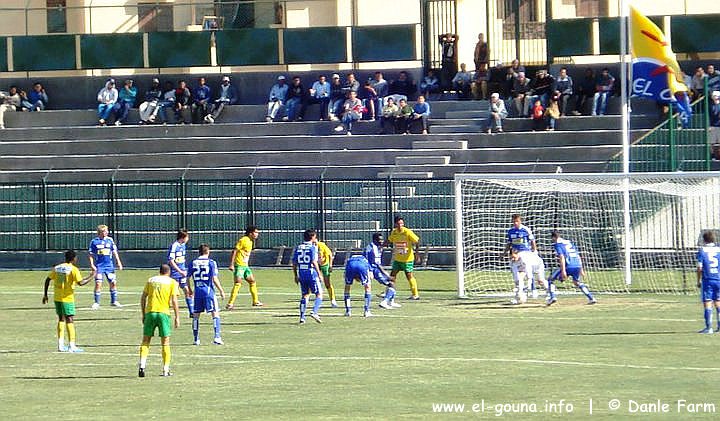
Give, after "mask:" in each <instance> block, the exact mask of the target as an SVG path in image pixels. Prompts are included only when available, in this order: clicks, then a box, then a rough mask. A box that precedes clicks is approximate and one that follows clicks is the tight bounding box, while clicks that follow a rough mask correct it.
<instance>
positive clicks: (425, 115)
mask: <svg viewBox="0 0 720 421" xmlns="http://www.w3.org/2000/svg"><path fill="white" fill-rule="evenodd" d="M412 118H413V120H414V121H420V122H421V123H422V134H428V120H429V119H430V104H428V103H427V102H425V97H424V96H422V95H420V96H419V97H418V99H417V102H416V103H415V105H413V114H412ZM409 129H410V128H409V127H408V130H409Z"/></svg>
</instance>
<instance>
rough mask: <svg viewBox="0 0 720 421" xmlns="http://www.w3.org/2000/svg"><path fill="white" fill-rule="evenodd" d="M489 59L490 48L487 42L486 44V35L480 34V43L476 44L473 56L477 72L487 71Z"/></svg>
mask: <svg viewBox="0 0 720 421" xmlns="http://www.w3.org/2000/svg"><path fill="white" fill-rule="evenodd" d="M489 58H490V49H489V48H488V44H487V42H485V35H484V34H482V33H480V34H478V42H477V44H475V54H474V55H473V60H474V61H475V72H478V71H480V70H484V71H487V68H488V61H489Z"/></svg>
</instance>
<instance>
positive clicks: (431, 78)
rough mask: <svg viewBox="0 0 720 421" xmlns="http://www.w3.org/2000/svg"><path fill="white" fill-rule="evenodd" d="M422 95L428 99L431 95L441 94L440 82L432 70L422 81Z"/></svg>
mask: <svg viewBox="0 0 720 421" xmlns="http://www.w3.org/2000/svg"><path fill="white" fill-rule="evenodd" d="M420 93H421V94H422V95H424V96H425V97H426V98H429V97H430V94H437V93H440V81H439V80H438V78H437V77H436V76H435V72H434V71H433V70H432V69H430V70H428V72H427V75H425V77H424V78H423V79H422V80H421V81H420Z"/></svg>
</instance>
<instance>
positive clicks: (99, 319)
mask: <svg viewBox="0 0 720 421" xmlns="http://www.w3.org/2000/svg"><path fill="white" fill-rule="evenodd" d="M75 317H77V316H75ZM132 319H134V317H93V318H86V317H83V318H82V319H75V320H74V322H75V323H77V322H81V323H82V322H116V321H118V320H132ZM138 319H139V317H138Z"/></svg>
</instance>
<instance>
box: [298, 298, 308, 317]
mask: <svg viewBox="0 0 720 421" xmlns="http://www.w3.org/2000/svg"><path fill="white" fill-rule="evenodd" d="M306 309H307V298H305V297H302V298H301V299H300V318H301V319H304V318H305V310H306Z"/></svg>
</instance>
